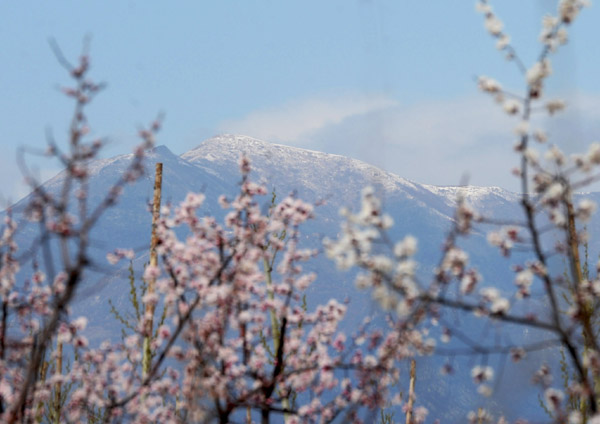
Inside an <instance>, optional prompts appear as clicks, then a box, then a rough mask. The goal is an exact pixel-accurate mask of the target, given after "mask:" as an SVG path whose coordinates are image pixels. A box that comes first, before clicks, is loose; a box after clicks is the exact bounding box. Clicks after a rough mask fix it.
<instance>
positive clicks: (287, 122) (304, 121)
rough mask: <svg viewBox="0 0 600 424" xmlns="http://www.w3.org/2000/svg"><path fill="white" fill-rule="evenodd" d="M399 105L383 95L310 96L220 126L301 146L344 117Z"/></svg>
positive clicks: (227, 129) (221, 128)
mask: <svg viewBox="0 0 600 424" xmlns="http://www.w3.org/2000/svg"><path fill="white" fill-rule="evenodd" d="M394 105H397V102H396V101H395V100H392V99H390V98H388V97H385V96H381V95H373V96H356V95H355V96H345V97H333V98H326V97H320V98H310V99H303V100H299V101H294V102H290V103H287V104H284V105H282V106H281V107H277V108H272V109H266V110H261V111H256V112H253V113H250V114H249V115H247V116H245V117H243V118H241V119H237V120H235V119H234V120H228V121H225V122H223V123H221V125H220V126H219V129H220V130H221V131H223V132H229V133H236V134H247V135H251V136H253V137H256V138H259V139H263V140H269V141H278V142H286V143H290V144H296V145H301V144H303V143H304V141H306V140H308V139H309V138H310V134H312V133H314V132H315V131H318V130H320V129H322V128H324V127H326V126H328V125H335V124H340V123H341V122H342V121H344V120H345V119H347V118H349V117H352V116H357V115H363V114H365V113H369V112H373V111H376V110H381V109H385V108H389V107H392V106H394Z"/></svg>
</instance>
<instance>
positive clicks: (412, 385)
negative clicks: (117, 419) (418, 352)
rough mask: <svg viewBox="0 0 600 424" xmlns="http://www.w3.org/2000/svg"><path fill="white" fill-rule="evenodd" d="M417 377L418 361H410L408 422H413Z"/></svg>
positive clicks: (410, 423)
mask: <svg viewBox="0 0 600 424" xmlns="http://www.w3.org/2000/svg"><path fill="white" fill-rule="evenodd" d="M416 379H417V362H416V361H415V360H414V359H412V360H411V361H410V383H409V385H408V408H407V409H408V410H407V411H406V424H412V412H413V403H414V400H415V381H416Z"/></svg>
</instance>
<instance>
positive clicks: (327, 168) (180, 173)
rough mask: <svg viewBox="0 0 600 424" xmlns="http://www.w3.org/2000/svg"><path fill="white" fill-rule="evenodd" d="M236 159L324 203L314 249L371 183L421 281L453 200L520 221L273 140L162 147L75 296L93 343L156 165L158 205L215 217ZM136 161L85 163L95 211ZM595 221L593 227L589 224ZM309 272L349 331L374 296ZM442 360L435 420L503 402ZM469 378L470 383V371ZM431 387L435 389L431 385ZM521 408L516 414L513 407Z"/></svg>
mask: <svg viewBox="0 0 600 424" xmlns="http://www.w3.org/2000/svg"><path fill="white" fill-rule="evenodd" d="M242 153H243V154H246V155H247V156H248V157H249V158H250V160H251V163H252V174H251V176H252V178H254V180H255V181H258V182H262V183H264V184H265V185H266V186H267V188H268V189H269V190H274V191H275V193H276V194H277V196H278V197H281V198H282V197H284V196H286V195H287V194H289V193H292V192H293V193H296V195H297V196H299V197H300V198H303V199H306V200H308V201H317V200H325V201H326V202H325V204H324V205H323V206H319V207H318V208H317V209H316V219H315V220H314V221H312V222H310V223H309V224H307V225H306V226H305V227H304V231H303V234H304V235H305V236H306V239H305V240H304V242H305V243H307V244H309V245H312V246H320V244H321V241H322V239H323V238H324V237H334V236H335V235H336V233H337V232H338V230H339V224H340V217H339V214H338V211H339V209H340V208H341V207H342V206H345V207H349V208H351V209H356V208H358V207H359V203H358V202H359V198H360V191H361V189H362V188H363V187H365V186H367V185H370V186H373V187H375V189H376V192H377V193H378V195H379V196H380V197H381V198H382V199H383V201H384V204H385V209H386V211H387V212H388V213H389V214H390V215H391V216H392V217H393V218H394V221H395V226H394V228H393V230H392V231H391V236H392V238H395V239H398V238H400V237H403V236H404V235H406V234H412V235H414V236H415V237H417V238H418V240H419V253H418V255H417V259H418V260H419V262H420V272H421V273H422V274H423V275H424V276H423V279H427V278H429V275H430V271H431V269H432V268H433V267H434V266H435V264H436V263H437V261H438V259H439V257H440V255H441V253H440V247H441V243H442V241H443V237H444V234H445V232H446V231H448V229H449V228H450V226H451V223H452V219H453V218H452V217H453V212H454V206H455V204H456V199H457V198H458V196H459V195H460V196H463V197H464V198H465V199H466V200H467V201H468V202H469V203H471V204H472V205H473V206H474V207H475V208H476V209H478V210H479V211H481V212H482V213H483V214H485V215H486V216H490V217H497V218H503V219H505V220H518V219H521V211H520V208H519V205H518V196H517V195H516V194H514V193H511V192H508V191H506V190H503V189H501V188H497V187H491V188H486V187H437V186H431V185H423V184H418V183H416V182H412V181H408V180H406V179H404V178H401V177H399V176H397V175H394V174H391V173H389V172H386V171H383V170H381V169H379V168H377V167H374V166H372V165H369V164H366V163H364V162H361V161H358V160H355V159H350V158H347V157H343V156H338V155H331V154H326V153H321V152H315V151H310V150H304V149H299V148H294V147H289V146H283V145H277V144H271V143H267V142H264V141H260V140H257V139H253V138H251V137H246V136H238V135H221V136H217V137H214V138H211V139H208V140H206V141H204V142H203V143H201V144H200V145H199V146H198V147H196V148H194V149H192V150H190V151H188V152H186V153H184V154H182V155H181V156H177V155H174V154H173V153H172V152H171V151H170V150H169V149H168V148H167V147H165V146H159V147H156V148H155V149H154V150H153V151H152V152H150V153H149V154H148V157H147V161H146V164H145V166H146V173H145V176H144V177H143V178H142V179H140V180H139V181H137V182H136V183H135V184H133V185H130V186H127V187H125V190H124V193H123V195H122V196H121V198H120V201H119V203H118V204H117V205H116V206H115V207H112V208H110V209H109V210H107V212H106V214H105V215H104V216H103V218H102V219H101V220H100V221H99V223H98V224H97V225H96V227H95V228H94V230H93V232H92V237H91V238H92V247H93V252H92V260H93V261H94V263H95V264H96V265H97V266H98V267H99V268H100V269H101V272H97V273H94V274H90V275H89V276H88V278H87V280H86V281H85V284H84V286H83V287H81V288H80V290H79V297H78V300H77V302H76V303H75V304H74V305H73V310H74V313H78V312H79V313H80V312H85V314H86V315H87V316H88V317H90V325H91V328H92V331H94V332H95V334H94V336H95V338H96V339H102V338H105V337H114V336H117V337H118V334H119V331H120V330H119V328H120V327H119V325H118V324H117V323H116V321H115V320H114V319H113V318H112V317H111V316H110V314H109V313H108V311H109V306H108V299H111V300H112V301H113V303H114V304H116V305H117V306H118V307H123V308H126V307H127V304H128V301H127V291H128V283H127V279H126V278H125V277H124V273H125V272H124V270H120V272H117V273H115V270H114V269H111V268H109V267H108V265H107V263H106V259H105V255H106V253H107V252H108V251H110V250H112V249H114V248H115V247H122V248H134V249H136V252H138V256H137V258H136V262H135V263H136V268H137V269H138V270H139V269H141V267H142V265H143V263H144V262H146V261H147V246H148V245H149V240H150V228H151V217H150V213H149V212H148V204H149V202H150V200H151V198H152V189H153V178H154V177H153V172H154V164H155V163H156V162H162V163H163V203H166V202H171V203H175V204H176V203H178V202H180V201H181V200H183V198H184V197H185V195H186V193H188V192H190V191H196V192H198V191H201V192H203V193H204V194H205V195H206V199H207V200H206V202H205V205H204V206H203V210H204V211H205V212H206V213H207V214H212V215H215V216H217V217H220V216H221V214H222V213H223V212H222V209H221V208H220V207H219V206H218V204H217V198H218V196H219V195H220V194H225V195H228V196H230V197H232V196H234V195H235V193H236V190H237V189H238V183H239V181H240V174H239V169H238V161H239V158H240V155H241V154H242ZM132 160H133V155H121V156H117V157H114V158H110V159H104V160H98V161H96V162H94V163H92V164H91V167H90V171H91V175H90V191H89V192H90V195H89V198H90V202H91V206H92V207H93V206H94V205H97V204H99V203H100V202H101V200H102V198H103V195H104V194H105V193H106V192H107V190H108V189H109V188H110V187H111V185H112V184H113V183H114V182H115V181H117V180H118V179H119V177H120V175H122V173H123V171H124V170H125V169H126V167H127V165H128V164H129V163H130V162H131V161H132ZM64 178H65V175H64V173H61V174H58V175H57V176H55V177H54V178H52V179H51V180H49V181H48V182H46V183H45V184H44V188H45V189H46V190H47V191H48V192H49V193H50V194H53V195H58V193H59V190H60V189H61V187H62V182H63V181H64ZM592 197H598V196H597V195H592ZM269 201H270V196H265V199H264V203H265V207H266V205H268V203H269ZM28 202H29V198H25V199H23V200H21V201H20V202H19V203H18V204H16V205H15V206H14V208H13V212H14V213H15V215H17V216H18V215H19V213H21V212H22V211H23V210H24V209H25V207H26V205H27V204H28ZM597 223H598V222H596V221H594V222H592V223H590V228H591V226H592V225H595V224H597ZM36 235H37V226H35V225H29V226H26V227H25V228H24V229H23V230H22V231H21V232H20V233H19V239H18V242H19V245H20V246H25V247H27V246H32V244H35V242H36V240H37V238H36ZM461 243H462V245H463V246H464V248H465V250H467V251H469V252H470V255H471V262H472V263H474V264H475V265H476V266H477V267H478V268H479V270H480V271H481V273H482V274H483V275H484V278H485V279H486V283H489V284H494V285H497V286H499V287H500V288H502V287H504V288H508V287H511V286H512V284H513V283H512V279H513V278H514V274H513V273H512V272H511V271H510V264H511V262H510V261H508V260H506V259H505V258H502V257H499V256H498V255H497V253H496V252H495V251H494V250H493V249H491V248H490V247H489V246H488V245H487V243H486V242H485V235H484V234H483V233H475V234H474V235H473V236H471V237H470V238H468V239H466V240H464V241H461ZM597 245H598V243H597V242H595V244H594V242H592V244H591V245H590V246H591V249H590V251H591V252H597V251H598V250H599V249H597ZM32 251H33V252H34V251H35V249H32ZM34 256H35V254H34ZM559 266H560V265H559ZM312 267H313V269H314V270H316V271H318V280H317V282H316V283H315V284H314V285H313V286H312V287H311V289H310V290H311V291H310V292H309V293H308V302H309V304H310V303H311V302H314V303H315V304H316V303H321V302H322V301H323V299H326V298H329V297H337V298H349V299H350V302H351V305H352V307H351V308H350V309H349V310H350V311H351V312H350V316H349V317H348V319H349V322H350V323H351V324H349V327H348V328H350V329H351V328H352V325H353V324H352V322H353V321H354V322H356V321H357V320H359V319H360V318H361V317H362V316H363V315H364V314H365V313H369V312H368V311H370V310H372V309H373V303H372V301H371V300H370V298H369V297H368V296H365V295H364V294H362V293H359V292H357V290H356V289H355V288H354V285H353V275H352V274H351V273H340V272H339V271H337V270H336V269H335V266H334V265H333V263H331V262H330V261H329V260H327V259H326V258H325V257H324V256H320V257H319V258H318V259H317V260H316V261H314V262H313V263H312ZM357 311H358V312H357ZM365 311H366V312H365ZM471 330H473V329H472V328H471ZM443 360H444V359H443V358H437V359H435V358H434V359H428V360H423V361H422V362H421V364H422V365H421V367H422V368H420V371H419V380H420V382H419V384H420V385H422V386H421V387H422V389H421V396H422V398H421V399H420V401H422V403H424V404H426V405H427V406H428V407H429V408H430V409H431V410H432V415H433V416H439V417H441V418H448V420H447V422H458V421H460V420H461V419H462V418H464V414H465V413H466V412H467V411H468V410H469V409H476V408H477V406H483V405H486V402H488V404H487V406H490V407H491V408H492V409H494V408H498V409H502V407H505V406H506V405H500V406H498V405H495V404H494V403H493V402H492V401H485V400H482V399H481V398H480V397H477V396H476V395H474V390H473V391H472V392H473V393H471V391H465V392H464V393H463V392H460V393H458V392H456V391H455V390H454V391H453V389H452V386H451V384H453V383H452V380H442V381H441V382H440V381H439V379H438V369H439V366H440V364H441V361H443ZM461 364H462V365H461ZM454 366H455V368H457V369H461V368H465V367H466V365H465V364H464V363H461V362H460V361H457V362H455V364H454ZM508 373H509V371H507V375H510V374H508ZM465 375H466V377H467V379H468V378H469V377H468V374H465ZM513 377H514V376H513ZM511 378H512V377H511ZM514 378H517V377H514ZM434 381H435V382H436V383H435V384H433V383H432V382H434ZM444 381H445V382H444ZM468 385H469V383H468V382H467V383H465V382H464V381H461V383H460V384H457V387H459V386H460V387H463V386H468ZM473 389H474V388H473ZM523 390H526V388H524V389H523ZM523 390H515V389H512V391H511V390H509V391H508V392H507V394H506V398H505V399H504V400H503V402H506V404H507V405H508V404H511V403H513V404H515V405H516V404H517V403H519V402H520V404H523V403H525V404H527V402H530V401H531V399H530V398H523V396H522V395H520V393H524V392H523ZM443 397H447V399H448V400H450V397H452V413H451V412H450V409H448V407H447V404H446V403H440V402H438V400H439V399H441V398H443ZM475 402H479V403H478V404H475ZM536 408H537V406H532V409H536ZM519 409H520V410H522V408H515V410H519Z"/></svg>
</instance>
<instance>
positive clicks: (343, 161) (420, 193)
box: [181, 134, 518, 218]
mask: <svg viewBox="0 0 600 424" xmlns="http://www.w3.org/2000/svg"><path fill="white" fill-rule="evenodd" d="M242 153H244V154H246V155H248V156H249V157H250V159H251V161H252V168H253V170H254V172H255V175H257V176H258V178H260V179H262V180H263V181H264V182H266V183H267V184H268V185H269V186H274V187H275V188H276V189H277V188H278V187H277V186H283V187H285V189H286V190H298V191H299V192H300V195H301V196H302V195H305V196H308V197H309V198H335V199H336V200H337V201H340V202H342V203H345V204H351V203H355V202H356V200H357V193H358V192H359V191H360V189H361V188H363V187H364V186H366V185H372V186H374V187H375V188H376V189H377V190H378V192H379V194H380V195H381V196H382V197H383V198H384V199H385V198H395V199H397V198H398V197H402V198H405V199H409V200H413V201H414V202H416V203H418V204H421V205H422V206H424V207H429V208H433V209H434V210H435V211H436V212H438V213H440V214H441V215H442V216H446V217H447V218H449V217H451V216H452V210H453V208H454V206H455V205H456V200H457V198H458V195H459V193H461V194H462V195H463V196H464V197H465V198H466V199H467V200H468V201H469V202H470V203H472V204H473V205H474V206H484V205H485V204H486V203H487V202H489V201H493V202H494V203H496V204H498V203H500V204H504V205H508V204H514V203H515V201H516V200H517V199H518V197H517V195H516V194H514V193H511V192H508V191H506V190H503V189H501V188H498V187H472V186H469V187H438V186H432V185H423V184H418V183H415V182H412V181H409V180H407V179H405V178H402V177H399V176H397V175H395V174H392V173H390V172H386V171H384V170H381V169H379V168H377V167H375V166H373V165H370V164H367V163H365V162H362V161H359V160H356V159H351V158H348V157H344V156H340V155H333V154H328V153H322V152H316V151H313V150H306V149H300V148H297V147H290V146H284V145H279V144H271V143H268V142H265V141H261V140H257V139H255V138H252V137H247V136H241V135H231V134H225V135H219V136H216V137H213V138H210V139H208V140H205V141H204V142H202V143H201V144H200V145H199V146H198V147H196V148H195V149H192V150H190V151H188V152H187V153H184V154H183V155H181V158H182V159H185V160H186V161H189V162H190V163H192V164H194V165H196V166H203V167H205V168H211V167H213V168H214V167H215V166H217V167H219V168H221V170H222V171H221V174H223V173H231V174H233V175H235V173H236V172H237V162H238V160H239V157H240V155H241V154H242ZM496 206H498V205H496Z"/></svg>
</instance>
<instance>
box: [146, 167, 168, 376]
mask: <svg viewBox="0 0 600 424" xmlns="http://www.w3.org/2000/svg"><path fill="white" fill-rule="evenodd" d="M162 165H163V164H162V163H160V162H159V163H157V164H156V169H155V176H154V199H153V201H152V238H151V239H150V266H158V256H157V254H156V245H157V244H158V236H157V235H156V226H157V225H158V219H159V218H160V200H161V193H162ZM146 284H147V289H146V290H147V291H146V293H147V294H152V293H154V291H155V288H154V286H155V284H156V281H155V280H154V278H152V279H150V281H146ZM154 306H155V305H154V304H151V303H146V309H145V319H146V326H145V328H144V330H145V331H144V333H145V335H144V354H143V359H142V371H143V374H144V377H146V376H147V375H148V374H149V373H150V363H151V358H152V351H151V349H150V343H151V341H152V331H153V328H152V327H153V318H154Z"/></svg>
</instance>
